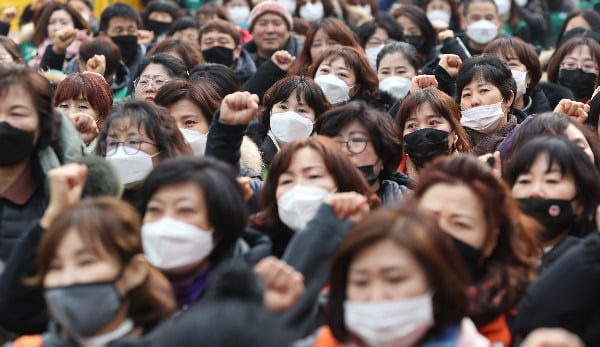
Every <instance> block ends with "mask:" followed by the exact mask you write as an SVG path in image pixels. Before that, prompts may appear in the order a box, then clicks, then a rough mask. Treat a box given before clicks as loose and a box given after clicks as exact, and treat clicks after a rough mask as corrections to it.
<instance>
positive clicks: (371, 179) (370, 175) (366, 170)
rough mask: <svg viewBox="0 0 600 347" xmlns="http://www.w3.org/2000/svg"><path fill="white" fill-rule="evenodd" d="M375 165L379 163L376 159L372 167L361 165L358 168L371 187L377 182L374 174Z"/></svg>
mask: <svg viewBox="0 0 600 347" xmlns="http://www.w3.org/2000/svg"><path fill="white" fill-rule="evenodd" d="M377 163H379V159H377V161H376V162H375V163H374V164H373V165H363V166H359V167H358V169H359V170H360V172H362V174H363V176H364V177H365V179H366V180H367V182H368V183H369V185H371V186H372V185H373V184H374V183H375V182H376V181H377V175H375V172H374V168H375V165H377Z"/></svg>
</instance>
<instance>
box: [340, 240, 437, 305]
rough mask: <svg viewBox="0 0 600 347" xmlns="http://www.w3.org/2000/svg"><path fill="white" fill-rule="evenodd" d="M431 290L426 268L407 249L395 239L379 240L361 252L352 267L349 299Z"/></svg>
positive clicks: (383, 297)
mask: <svg viewBox="0 0 600 347" xmlns="http://www.w3.org/2000/svg"><path fill="white" fill-rule="evenodd" d="M428 291H429V285H428V283H427V276H426V275H425V272H424V271H423V268H422V267H421V266H420V264H419V263H418V262H417V260H416V259H415V258H414V257H413V256H412V254H410V252H409V251H408V250H407V249H406V248H404V247H401V246H398V245H397V244H396V243H395V242H394V241H392V240H383V241H379V242H377V243H375V244H374V245H372V246H370V247H367V248H365V249H363V250H362V251H360V252H358V253H357V254H356V255H355V257H354V259H352V263H351V264H350V267H349V269H348V286H347V288H346V298H347V300H348V301H356V302H379V301H389V300H400V299H408V298H412V297H416V296H421V295H425V294H426V293H427V292H428Z"/></svg>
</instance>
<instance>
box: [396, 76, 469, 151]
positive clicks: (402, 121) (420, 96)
mask: <svg viewBox="0 0 600 347" xmlns="http://www.w3.org/2000/svg"><path fill="white" fill-rule="evenodd" d="M425 103H427V104H429V106H430V107H431V109H432V110H433V112H434V113H435V114H437V115H440V116H442V117H443V118H444V119H445V120H447V121H448V122H449V123H450V126H451V127H452V131H454V133H455V134H456V135H457V136H458V140H457V141H456V150H457V151H458V152H471V143H470V142H469V137H468V136H467V133H466V132H465V129H463V127H462V125H460V110H459V108H458V105H457V104H456V102H455V101H454V100H453V99H452V98H451V97H450V96H448V95H447V94H446V93H444V92H442V91H440V90H438V89H436V88H425V89H423V90H420V91H418V92H416V93H411V94H409V95H408V96H407V97H406V99H404V101H402V104H401V105H400V108H399V109H398V113H396V116H395V119H396V124H397V125H398V129H399V131H400V138H404V126H405V125H406V121H407V120H408V118H410V116H412V115H413V114H414V113H415V112H416V111H417V109H418V108H419V107H420V106H421V105H423V104H425Z"/></svg>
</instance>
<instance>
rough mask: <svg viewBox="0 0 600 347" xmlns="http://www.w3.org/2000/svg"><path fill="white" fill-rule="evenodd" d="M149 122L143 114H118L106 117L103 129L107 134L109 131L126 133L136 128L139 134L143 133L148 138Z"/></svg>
mask: <svg viewBox="0 0 600 347" xmlns="http://www.w3.org/2000/svg"><path fill="white" fill-rule="evenodd" d="M149 122H150V120H149V117H148V115H147V114H145V113H143V112H140V113H131V112H119V113H115V114H112V115H111V116H110V117H108V118H107V119H106V121H105V122H104V125H103V128H104V132H106V133H107V134H108V132H110V131H111V130H113V131H114V130H118V131H127V130H129V129H131V128H137V130H138V131H139V132H143V133H145V134H146V135H147V136H150V134H148V133H147V132H148V124H149Z"/></svg>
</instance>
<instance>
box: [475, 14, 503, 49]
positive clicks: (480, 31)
mask: <svg viewBox="0 0 600 347" xmlns="http://www.w3.org/2000/svg"><path fill="white" fill-rule="evenodd" d="M467 36H468V37H469V38H470V39H471V40H473V41H475V42H476V43H478V44H480V45H485V44H486V43H489V42H490V41H492V40H493V39H495V38H496V36H498V25H496V24H495V23H492V22H490V21H489V20H485V19H482V20H478V21H476V22H473V23H471V24H469V26H467Z"/></svg>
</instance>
